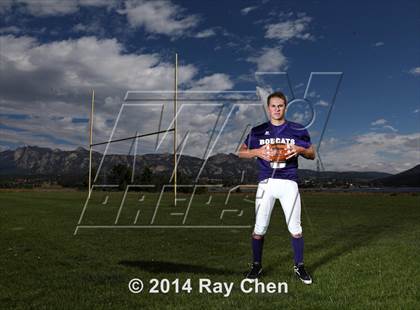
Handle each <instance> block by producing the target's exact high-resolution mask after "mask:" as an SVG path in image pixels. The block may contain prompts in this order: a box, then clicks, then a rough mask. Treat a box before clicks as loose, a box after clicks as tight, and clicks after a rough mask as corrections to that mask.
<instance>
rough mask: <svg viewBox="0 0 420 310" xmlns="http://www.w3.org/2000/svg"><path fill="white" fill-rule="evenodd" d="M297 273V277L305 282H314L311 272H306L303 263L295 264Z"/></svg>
mask: <svg viewBox="0 0 420 310" xmlns="http://www.w3.org/2000/svg"><path fill="white" fill-rule="evenodd" d="M293 269H294V271H295V274H296V275H297V277H298V278H299V279H300V280H301V281H302V282H303V283H305V284H312V278H311V276H310V275H309V273H307V272H306V270H305V267H304V266H303V264H299V265H297V266H296V265H295V266H294V267H293Z"/></svg>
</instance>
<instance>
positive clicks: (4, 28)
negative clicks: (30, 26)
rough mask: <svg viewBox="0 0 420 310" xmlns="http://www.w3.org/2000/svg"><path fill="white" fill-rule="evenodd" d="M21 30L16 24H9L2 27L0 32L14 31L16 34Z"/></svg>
mask: <svg viewBox="0 0 420 310" xmlns="http://www.w3.org/2000/svg"><path fill="white" fill-rule="evenodd" d="M0 12H1V11H0ZM20 32H21V30H20V29H19V28H18V27H16V26H9V27H3V28H0V34H3V33H14V34H16V33H20Z"/></svg>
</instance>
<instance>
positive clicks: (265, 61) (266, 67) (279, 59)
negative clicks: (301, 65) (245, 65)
mask: <svg viewBox="0 0 420 310" xmlns="http://www.w3.org/2000/svg"><path fill="white" fill-rule="evenodd" d="M247 61H248V62H251V63H255V64H256V65H257V71H280V70H282V69H285V68H286V66H287V58H286V56H284V55H283V53H282V50H281V48H275V47H265V48H263V49H262V51H261V53H260V54H259V55H257V56H251V57H248V58H247Z"/></svg>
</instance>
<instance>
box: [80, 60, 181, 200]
mask: <svg viewBox="0 0 420 310" xmlns="http://www.w3.org/2000/svg"><path fill="white" fill-rule="evenodd" d="M177 101H178V53H175V66H174V126H173V128H171V129H167V130H160V131H155V132H149V133H146V134H141V135H138V134H136V135H134V136H132V137H126V138H121V139H116V140H110V141H105V142H99V143H93V122H94V106H95V90H94V89H92V96H91V108H90V117H89V173H88V178H89V180H88V200H89V199H90V196H91V194H92V190H93V184H92V154H93V146H97V145H103V144H109V143H114V142H121V141H125V140H131V139H138V138H141V137H146V136H152V135H158V134H160V133H165V132H171V131H173V132H174V139H173V150H174V157H173V159H174V178H173V180H174V206H176V202H177V169H178V167H177V166H178V165H177V145H176V143H177V140H176V130H177V121H176V117H177V111H178V107H177Z"/></svg>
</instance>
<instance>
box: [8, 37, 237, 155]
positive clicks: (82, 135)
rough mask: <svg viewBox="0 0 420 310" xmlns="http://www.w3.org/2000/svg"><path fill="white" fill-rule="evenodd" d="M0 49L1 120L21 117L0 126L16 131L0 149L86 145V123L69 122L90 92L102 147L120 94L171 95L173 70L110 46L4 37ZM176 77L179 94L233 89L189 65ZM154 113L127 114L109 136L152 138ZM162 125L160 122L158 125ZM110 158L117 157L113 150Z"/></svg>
mask: <svg viewBox="0 0 420 310" xmlns="http://www.w3.org/2000/svg"><path fill="white" fill-rule="evenodd" d="M0 46H2V48H1V49H0V65H1V67H2V74H1V75H0V113H3V114H24V115H27V116H28V117H27V118H25V119H13V118H6V119H2V120H1V121H2V124H4V125H7V126H10V127H13V128H18V129H19V130H18V131H14V130H8V131H7V137H6V135H5V134H4V135H3V131H2V141H6V142H9V143H19V144H31V145H33V144H39V145H41V146H49V147H60V148H66V149H67V148H74V147H76V146H77V145H86V132H87V131H86V130H87V123H73V122H72V118H73V117H75V118H86V117H88V115H89V114H88V111H89V102H90V89H91V88H95V94H96V105H95V106H96V113H95V140H96V141H103V140H106V139H108V138H109V134H110V129H111V126H112V125H113V122H114V120H115V117H116V115H117V113H118V110H119V108H120V106H121V103H122V100H121V98H123V97H124V95H125V92H126V91H127V90H146V91H147V90H153V91H155V90H172V89H173V71H174V67H173V64H172V63H168V62H166V61H164V60H163V59H161V58H160V57H159V55H157V54H127V53H126V52H125V50H124V47H123V46H122V45H121V44H120V43H119V42H118V41H117V40H115V39H103V40H99V39H97V38H95V37H83V38H80V39H75V40H65V41H57V42H50V43H40V42H38V41H37V40H36V39H34V38H31V37H14V36H12V35H7V36H0ZM178 69H179V76H178V77H179V83H180V85H184V88H185V86H187V87H190V88H195V89H196V90H200V89H201V90H225V89H230V88H232V87H233V82H232V81H231V80H230V78H229V76H228V75H226V74H220V73H215V74H212V75H209V76H202V77H199V76H198V69H197V68H196V67H195V66H193V65H189V64H182V65H180V66H179V67H178ZM22 85H24V86H25V91H24V92H22ZM158 108H159V109H158V110H159V111H160V106H159V107H158ZM170 109H171V105H169V107H167V108H166V109H165V111H166V113H168V114H170V113H171V111H170ZM159 111H158V112H159ZM155 112H156V111H152V112H150V111H149V112H147V111H146V112H144V111H141V110H136V111H135V112H133V113H128V115H127V116H126V118H125V119H123V120H122V122H121V123H120V125H122V127H121V128H120V130H119V131H118V132H117V133H116V134H118V136H119V137H126V136H129V135H133V134H134V132H133V131H134V130H136V128H139V126H140V127H141V128H143V130H148V129H149V127H150V128H151V130H156V126H157V121H156V120H159V114H158V112H156V113H155ZM196 112H197V111H196V110H195V111H191V112H190V113H191V114H190V115H189V118H191V119H192V118H194V113H196ZM153 113H154V114H153ZM169 122H170V120H168V118H167V117H166V118H165V122H163V124H169ZM22 130H23V131H22ZM6 138H7V139H6ZM57 139H59V140H65V141H68V142H69V143H70V145H68V144H65V143H62V142H60V141H58V140H57ZM115 152H117V153H121V150H120V151H119V150H118V148H117V149H116V150H115ZM122 152H124V149H122Z"/></svg>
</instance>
